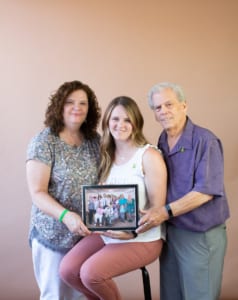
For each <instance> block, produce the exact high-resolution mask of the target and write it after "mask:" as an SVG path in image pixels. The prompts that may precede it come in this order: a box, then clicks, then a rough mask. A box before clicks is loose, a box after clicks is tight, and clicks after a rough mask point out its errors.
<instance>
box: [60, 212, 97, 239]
mask: <svg viewBox="0 0 238 300" xmlns="http://www.w3.org/2000/svg"><path fill="white" fill-rule="evenodd" d="M63 223H64V224H65V225H66V226H67V227H68V229H69V231H70V232H72V233H78V234H79V235H81V236H86V235H89V234H91V233H92V232H91V231H90V230H88V228H87V227H86V226H85V224H84V223H83V221H82V219H81V218H80V216H79V215H78V214H77V213H75V212H72V211H69V212H67V214H66V215H65V216H64V219H63Z"/></svg>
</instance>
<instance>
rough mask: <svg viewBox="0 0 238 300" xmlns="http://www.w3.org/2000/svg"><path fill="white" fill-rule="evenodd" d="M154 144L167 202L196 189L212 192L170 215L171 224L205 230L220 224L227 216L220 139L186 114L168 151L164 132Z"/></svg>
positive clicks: (188, 228) (206, 192) (194, 229)
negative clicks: (164, 167) (159, 154)
mask: <svg viewBox="0 0 238 300" xmlns="http://www.w3.org/2000/svg"><path fill="white" fill-rule="evenodd" d="M158 147H159V149H161V150H162V152H163V155H164V159H165V162H166V165H167V169H168V190H167V203H171V202H173V201H176V200H177V199H179V198H181V197H183V196H184V195H185V194H187V193H189V192H191V191H196V192H200V193H204V194H209V195H213V199H212V200H210V201H208V202H207V203H205V204H203V205H201V206H200V207H198V208H196V209H194V210H192V211H190V212H188V213H185V214H182V215H180V216H177V217H174V218H171V219H170V220H169V222H171V223H172V224H173V225H175V226H177V227H179V228H182V229H187V230H191V231H202V232H204V231H206V230H208V229H210V228H212V227H214V226H216V225H219V224H222V223H224V222H225V220H226V219H227V218H228V217H229V208H228V203H227V198H226V194H225V189H224V161H223V150H222V145H221V142H220V140H219V139H218V138H217V137H216V136H215V135H214V134H213V133H212V132H211V131H209V130H208V129H205V128H202V127H199V126H197V125H194V124H193V123H192V122H191V120H190V119H189V118H187V123H186V126H185V129H184V131H183V133H182V135H181V137H180V139H179V140H178V142H177V144H176V145H175V147H174V148H173V149H172V151H169V147H168V143H167V133H166V132H165V131H163V132H162V134H161V136H160V138H159V141H158Z"/></svg>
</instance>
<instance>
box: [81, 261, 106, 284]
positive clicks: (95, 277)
mask: <svg viewBox="0 0 238 300" xmlns="http://www.w3.org/2000/svg"><path fill="white" fill-rule="evenodd" d="M80 277H81V281H82V282H83V284H84V286H86V287H88V288H89V287H92V286H93V285H95V284H98V283H99V282H101V281H102V278H101V277H100V273H99V270H97V269H95V267H94V266H92V265H91V264H88V263H87V262H86V263H84V264H83V265H82V267H81V270H80Z"/></svg>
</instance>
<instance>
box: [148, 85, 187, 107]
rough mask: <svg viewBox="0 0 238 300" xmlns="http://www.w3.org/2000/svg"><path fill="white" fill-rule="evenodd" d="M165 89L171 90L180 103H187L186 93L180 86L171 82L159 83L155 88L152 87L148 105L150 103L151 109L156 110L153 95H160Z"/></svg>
mask: <svg viewBox="0 0 238 300" xmlns="http://www.w3.org/2000/svg"><path fill="white" fill-rule="evenodd" d="M165 89H171V90H172V91H173V92H174V93H175V94H176V96H177V98H178V100H179V101H180V102H186V98H185V95H184V92H183V90H182V88H181V87H180V86H179V85H178V84H175V83H171V82H161V83H157V84H155V85H154V86H152V88H151V89H150V90H149V92H148V103H149V106H150V108H151V109H153V108H154V106H153V102H152V96H153V94H154V93H160V92H162V91H163V90H165Z"/></svg>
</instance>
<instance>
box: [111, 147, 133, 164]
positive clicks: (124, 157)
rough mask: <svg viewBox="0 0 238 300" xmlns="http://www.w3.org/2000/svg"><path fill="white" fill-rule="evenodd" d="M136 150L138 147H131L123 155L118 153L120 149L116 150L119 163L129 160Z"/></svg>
mask: <svg viewBox="0 0 238 300" xmlns="http://www.w3.org/2000/svg"><path fill="white" fill-rule="evenodd" d="M136 150H137V148H131V149H129V150H127V151H126V152H125V153H123V154H121V155H120V154H119V153H118V151H116V161H118V162H119V163H124V162H125V161H128V160H129V159H130V158H131V157H132V156H133V155H134V153H135V152H136Z"/></svg>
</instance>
